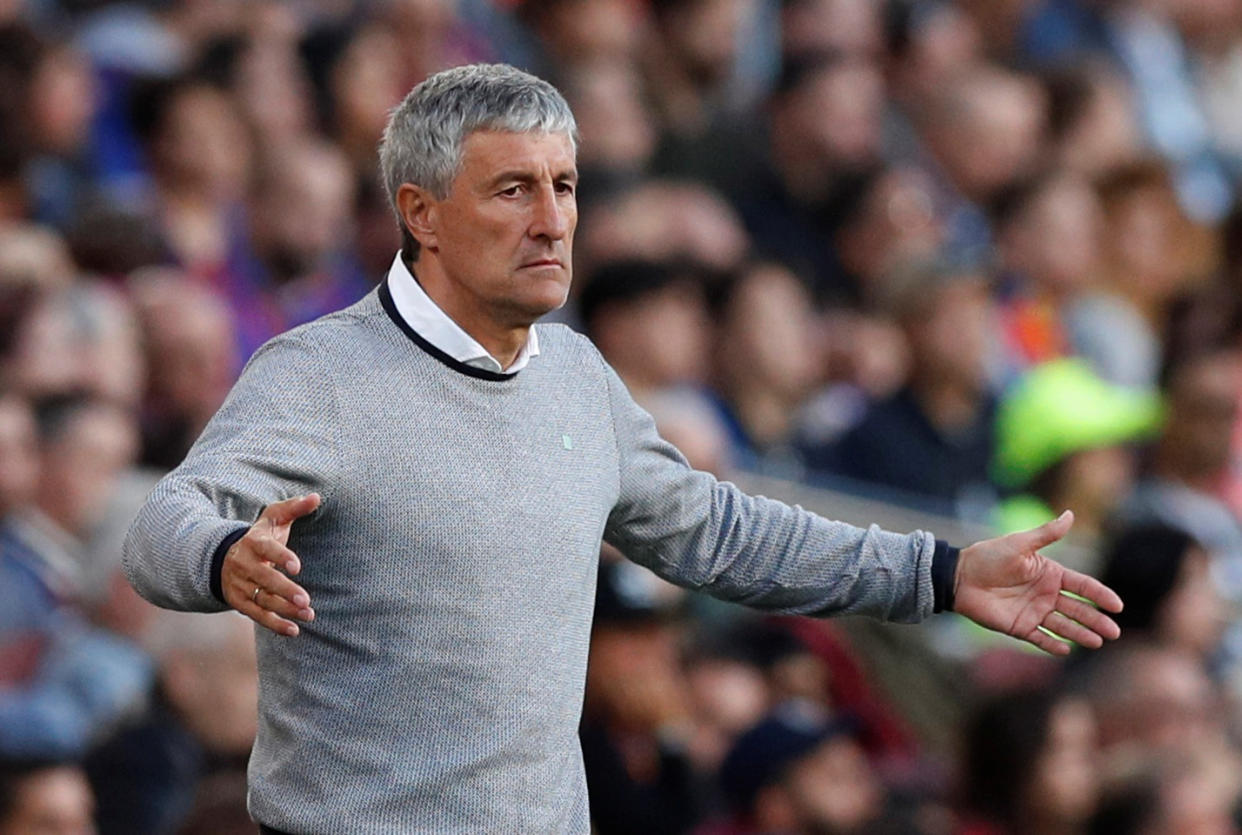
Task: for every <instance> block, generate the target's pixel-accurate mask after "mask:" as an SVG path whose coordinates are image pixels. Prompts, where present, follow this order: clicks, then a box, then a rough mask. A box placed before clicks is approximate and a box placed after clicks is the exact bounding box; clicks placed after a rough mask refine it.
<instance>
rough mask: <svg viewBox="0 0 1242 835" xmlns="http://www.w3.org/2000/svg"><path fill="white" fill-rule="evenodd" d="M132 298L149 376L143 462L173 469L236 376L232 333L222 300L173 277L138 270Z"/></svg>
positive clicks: (143, 420)
mask: <svg viewBox="0 0 1242 835" xmlns="http://www.w3.org/2000/svg"><path fill="white" fill-rule="evenodd" d="M130 293H131V295H132V297H133V300H134V307H135V309H136V311H137V314H138V319H139V322H140V323H141V327H142V334H143V348H144V351H145V354H146V366H147V369H148V374H147V391H146V394H145V397H144V398H143V406H142V417H141V430H142V453H141V457H140V460H141V462H142V463H143V464H144V465H147V466H149V467H154V468H157V469H159V470H170V469H172V468H173V467H175V466H177V464H179V463H181V459H182V458H184V457H185V453H186V452H187V451H189V449H190V445H191V444H193V443H194V439H195V438H197V437H198V435H199V433H200V432H202V429H203V427H204V426H206V425H207V421H208V420H210V419H211V416H212V415H214V414H215V413H216V410H217V409H219V408H220V404H221V403H223V402H224V398H225V396H226V395H227V394H228V391H229V387H230V386H232V384H233V381H234V380H235V379H236V377H237V371H238V370H239V368H240V367H241V358H240V354H239V351H238V348H237V336H236V328H235V325H234V320H233V315H232V313H231V312H230V310H229V308H228V306H227V305H226V304H225V302H224V300H223V299H221V298H220V297H219V295H217V294H216V293H215V292H213V291H212V290H210V289H209V288H207V287H204V286H203V285H202V284H199V283H198V282H195V281H193V280H192V279H190V278H189V277H188V276H186V275H185V274H184V273H181V272H178V271H176V270H166V269H164V268H151V269H148V270H146V271H140V272H138V273H136V274H134V275H133V276H132V277H131V279H130Z"/></svg>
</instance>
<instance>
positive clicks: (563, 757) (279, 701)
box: [126, 66, 1120, 833]
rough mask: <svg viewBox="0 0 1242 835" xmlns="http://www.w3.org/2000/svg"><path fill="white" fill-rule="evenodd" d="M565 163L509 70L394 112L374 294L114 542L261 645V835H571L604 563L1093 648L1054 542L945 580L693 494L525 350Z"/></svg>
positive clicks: (671, 456) (786, 519)
mask: <svg viewBox="0 0 1242 835" xmlns="http://www.w3.org/2000/svg"><path fill="white" fill-rule="evenodd" d="M575 142H576V139H575V126H574V121H573V116H572V115H571V114H570V112H569V109H568V107H567V106H566V105H565V102H564V100H563V99H562V98H561V97H560V95H559V94H558V93H557V92H556V91H555V89H553V88H552V87H551V86H550V85H548V84H547V83H546V82H543V81H540V80H538V79H536V78H533V77H531V76H529V75H526V74H525V73H521V72H519V71H517V70H514V69H512V68H509V67H502V66H473V67H459V68H457V69H454V70H449V71H446V72H443V73H440V74H438V75H435V76H433V77H431V78H429V79H428V80H427V81H425V82H424V83H423V84H421V85H419V86H418V87H416V88H415V89H414V90H413V91H412V92H411V93H410V95H409V96H408V97H407V98H406V100H405V101H404V102H403V103H402V104H401V106H400V107H398V108H397V109H396V111H394V113H393V116H392V119H391V121H390V124H389V126H388V129H387V131H386V132H385V136H384V144H383V147H382V150H381V161H382V167H383V174H384V178H385V180H386V183H387V186H388V190H389V193H390V195H391V197H392V201H393V206H394V210H395V211H396V214H397V217H398V219H399V222H400V224H401V226H402V229H403V231H404V232H405V234H406V245H405V246H404V247H403V251H402V254H401V255H400V256H399V257H398V258H397V259H396V261H395V262H394V264H393V266H392V269H391V270H390V272H389V274H388V276H387V279H386V280H385V281H384V282H383V284H382V285H381V286H380V287H379V288H378V289H377V291H376V292H374V293H372V294H370V295H368V296H367V297H366V298H364V299H363V300H361V301H360V302H358V303H357V304H355V305H353V306H352V307H349V308H347V309H345V310H343V311H340V312H338V313H336V314H333V315H331V316H328V317H326V318H324V319H321V320H319V321H317V322H314V323H312V324H310V325H307V326H304V327H302V328H298V329H296V330H293V331H291V332H289V333H287V334H284V335H282V336H280V337H277V338H276V339H274V340H272V341H271V342H269V343H268V344H267V345H265V346H264V347H263V348H262V349H260V350H259V351H258V352H257V353H256V354H255V356H254V357H253V358H252V359H251V361H250V363H249V364H248V366H247V368H246V370H245V372H244V373H243V374H242V377H241V379H240V380H239V381H238V383H237V385H236V387H235V388H234V390H233V392H232V393H231V395H230V396H229V398H228V400H227V402H226V403H225V404H224V406H223V407H222V408H221V409H220V412H219V413H218V414H217V415H216V417H215V418H214V419H213V420H212V422H211V424H210V425H209V426H208V427H207V429H206V430H205V431H204V433H203V435H202V437H201V438H200V439H199V441H198V443H197V444H196V445H195V446H194V448H193V449H192V450H191V452H190V454H189V455H188V456H187V458H186V460H185V462H184V463H183V464H182V465H181V466H180V467H178V468H177V469H176V470H175V471H174V472H172V473H171V474H169V476H168V477H167V478H165V479H164V481H163V482H161V484H160V485H159V486H158V487H157V488H156V490H155V491H154V492H153V493H152V495H151V497H150V499H149V500H148V503H147V505H146V507H145V508H144V509H143V511H142V512H141V514H140V515H139V517H138V519H137V520H136V521H135V523H134V526H133V528H132V530H131V533H130V537H129V540H128V542H127V546H126V566H127V570H128V572H129V576H130V579H131V581H132V582H133V583H134V585H135V587H136V588H138V590H139V591H140V592H141V593H142V594H143V595H144V596H146V597H147V598H148V599H150V600H152V601H153V602H155V603H158V604H159V605H162V606H168V607H171V608H179V609H192V610H201V611H210V610H217V609H224V608H227V607H233V608H236V609H238V610H240V611H241V612H244V613H245V614H247V615H249V616H250V617H252V618H253V619H254V620H255V621H256V622H257V623H259V624H260V625H262V626H264V627H266V629H264V630H260V631H259V632H258V661H259V669H260V677H261V679H260V680H261V685H260V699H259V732H258V738H257V740H256V743H255V748H254V753H253V755H252V758H251V763H250V783H251V790H250V809H251V812H252V814H253V815H254V816H255V818H256V819H257V820H258V821H260V822H261V823H262V824H264V825H265V826H266V827H270V828H272V831H287V832H298V833H311V832H314V833H326V832H414V831H419V832H422V831H445V832H483V831H488V832H493V831H504V832H556V833H567V832H579V833H585V832H588V831H589V816H588V810H587V804H586V790H585V782H584V779H583V773H582V760H581V754H580V751H579V747H578V742H577V736H576V731H577V725H578V718H579V713H580V710H581V705H582V687H583V679H584V675H585V670H586V660H587V644H588V637H589V632H590V623H591V608H592V602H593V593H594V585H595V575H596V563H597V555H598V552H599V543H600V540H601V539H604V540H607V541H609V542H611V543H613V544H614V545H616V546H617V547H618V548H620V549H621V550H622V551H623V552H624V553H625V554H626V555H627V556H628V557H630V558H631V559H633V560H635V561H637V562H640V563H642V564H643V565H646V566H648V567H650V568H652V569H653V570H654V571H656V572H657V573H658V574H660V575H662V576H664V577H666V578H668V579H670V580H672V581H674V582H676V583H679V584H681V585H685V586H689V587H691V588H698V589H702V590H704V591H706V592H709V593H711V594H714V595H717V596H720V597H723V598H726V599H731V600H737V601H739V602H742V603H746V604H749V605H752V606H756V607H760V608H765V609H769V610H773V611H781V612H797V613H806V614H814V615H827V614H833V613H842V612H861V613H868V614H872V615H874V616H877V617H883V618H888V619H891V620H918V619H920V618H923V617H925V616H927V615H929V614H930V613H931V612H932V611H933V610H937V609H943V608H949V607H951V606H953V605H954V602H955V603H956V609H957V610H958V611H959V612H962V613H963V614H966V615H968V616H970V617H973V618H974V619H976V620H978V621H980V622H982V623H984V624H986V625H988V626H991V627H993V628H998V629H1002V630H1004V631H1007V632H1009V633H1010V634H1014V635H1017V636H1019V637H1023V638H1026V639H1028V640H1030V641H1032V642H1033V643H1035V644H1037V645H1039V646H1041V647H1043V648H1045V649H1047V650H1050V651H1052V652H1065V651H1067V649H1066V647H1065V645H1064V644H1063V643H1061V642H1059V641H1056V640H1054V639H1053V638H1051V637H1049V636H1048V635H1046V634H1045V633H1043V632H1041V631H1039V629H1038V627H1040V626H1043V627H1046V628H1049V629H1051V630H1053V631H1055V632H1057V633H1059V634H1061V635H1063V636H1065V637H1066V638H1069V639H1071V640H1076V641H1078V642H1080V643H1083V644H1086V645H1088V646H1098V645H1099V644H1100V643H1101V642H1102V640H1103V639H1104V638H1107V637H1114V636H1115V635H1116V634H1117V628H1116V626H1115V625H1114V624H1113V623H1112V621H1111V620H1110V619H1109V618H1108V617H1107V616H1105V615H1104V614H1102V613H1100V612H1099V611H1097V610H1096V609H1095V608H1093V607H1091V606H1089V605H1087V604H1085V603H1082V602H1080V601H1078V600H1075V599H1073V598H1070V597H1067V596H1064V595H1061V594H1060V591H1061V590H1062V589H1063V588H1064V589H1066V590H1069V591H1073V592H1076V593H1078V594H1081V595H1084V596H1085V597H1087V598H1089V599H1092V600H1094V601H1096V602H1097V603H1099V604H1101V605H1102V606H1103V607H1105V608H1107V609H1111V610H1117V609H1119V608H1120V601H1119V600H1118V599H1117V598H1116V595H1114V594H1112V592H1110V591H1108V590H1107V589H1105V588H1104V587H1103V586H1102V585H1100V584H1099V583H1097V582H1096V581H1094V580H1091V579H1089V578H1087V577H1084V576H1083V575H1080V574H1075V573H1073V572H1070V571H1067V570H1065V569H1063V568H1062V567H1061V566H1059V565H1057V564H1056V563H1054V562H1051V561H1048V560H1045V559H1044V558H1043V557H1041V556H1039V555H1038V553H1037V549H1038V548H1040V547H1043V546H1044V545H1047V544H1049V543H1051V542H1053V541H1055V540H1056V539H1058V538H1060V537H1061V536H1063V535H1064V534H1065V532H1066V530H1067V529H1068V527H1069V524H1070V522H1071V518H1070V517H1069V516H1068V515H1067V516H1064V517H1062V518H1061V519H1059V520H1056V521H1055V522H1052V523H1049V524H1048V525H1045V526H1044V527H1042V528H1040V529H1038V530H1036V531H1031V532H1028V533H1025V534H1017V535H1014V536H1011V537H1007V538H1004V539H1000V540H991V541H988V542H984V543H980V544H977V545H974V546H971V547H970V548H967V549H965V550H963V551H962V552H960V555H959V554H958V552H957V551H956V550H955V549H952V548H950V547H948V546H947V545H946V544H945V543H942V542H937V541H936V540H935V539H934V538H933V537H932V536H931V535H930V534H927V533H923V532H917V533H914V534H910V535H907V536H901V535H897V534H892V533H887V532H884V531H881V530H879V529H878V528H875V527H872V528H871V529H868V530H863V529H858V528H853V527H850V526H848V525H844V524H840V523H836V522H830V521H828V520H825V519H822V518H820V517H818V516H815V515H813V514H810V513H807V512H804V511H802V510H800V509H796V508H791V507H788V506H786V505H783V504H780V503H778V502H773V501H769V500H766V499H762V498H756V497H751V496H747V495H745V494H743V493H741V492H739V491H738V490H737V489H736V488H735V487H733V486H732V485H729V484H725V483H719V482H717V481H716V480H715V479H714V478H712V477H711V476H710V475H707V474H705V473H701V472H695V471H693V470H691V469H690V468H689V467H688V466H687V465H686V464H685V462H684V460H683V459H682V458H681V456H680V455H679V454H678V453H677V451H676V450H675V449H673V448H672V447H670V446H668V445H667V444H665V443H664V442H663V441H661V440H660V439H659V437H658V436H657V434H656V432H655V429H654V427H653V424H652V422H651V420H650V418H649V417H648V416H647V415H646V414H645V413H644V412H643V411H642V410H641V409H639V408H638V407H637V406H635V404H634V402H633V401H632V400H631V399H630V397H629V395H628V394H627V392H626V391H625V388H624V387H623V386H622V384H621V382H620V380H619V379H618V378H617V376H616V375H615V374H614V373H613V372H612V371H611V369H609V368H608V366H607V365H606V364H605V363H604V362H603V360H602V359H601V358H600V356H599V354H598V352H597V351H596V350H595V349H594V347H593V346H592V345H591V344H590V343H589V342H588V341H587V340H585V339H584V338H582V337H580V336H578V335H577V334H575V333H573V332H572V331H570V330H568V329H566V328H564V327H561V326H557V325H544V324H540V325H538V326H537V328H536V327H535V326H534V325H533V323H534V322H535V320H536V319H538V318H539V317H540V316H541V315H543V314H545V313H547V312H548V311H550V310H553V309H555V308H556V307H558V306H560V305H561V304H563V303H564V301H565V298H566V294H567V293H568V289H569V283H570V257H571V244H572V241H573V232H574V227H575V224H576V220H577V215H576V208H575V193H574V192H575V186H576V170H575ZM295 522H296V524H294V523H295ZM289 575H296V576H297V577H298V580H299V582H296V583H295V582H294V580H293V579H291V577H290V576H289ZM955 594H956V597H954V595H955ZM294 636H297V638H296V640H289V638H291V637H294Z"/></svg>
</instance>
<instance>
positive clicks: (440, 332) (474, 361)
mask: <svg viewBox="0 0 1242 835" xmlns="http://www.w3.org/2000/svg"><path fill="white" fill-rule="evenodd" d="M388 292H389V293H391V294H392V302H393V305H395V306H396V308H397V313H399V314H401V318H402V319H404V320H405V323H406V324H407V325H409V326H410V327H411V328H413V329H414V332H415V333H417V334H418V335H419V336H421V337H422V338H423V339H426V340H427V341H428V342H430V343H431V344H432V345H434V346H435V347H437V348H439V349H440V350H441V351H443V352H444V353H446V354H448V355H449V356H450V357H452V358H453V359H455V360H457V361H458V362H461V363H464V364H466V365H469V366H473V367H474V368H481V369H483V370H484V371H491V372H493V373H496V374H513V373H516V372H518V371H521V370H522V369H523V368H525V367H526V364H527V363H528V362H530V358H531V357H534V356H537V355H538V354H539V336H538V334H537V333H536V332H535V326H534V325H531V328H530V335H529V336H528V337H527V339H526V344H525V345H523V346H522V349H521V350H520V351H518V354H517V356H516V357H515V358H514V360H513V362H512V364H510V365H509V367H508V368H504V367H502V366H501V364H500V361H499V360H497V359H496V358H495V357H493V356H492V355H491V354H489V353H488V352H487V349H486V348H484V347H483V346H482V345H480V344H479V342H478V340H476V339H475V338H474V337H473V336H471V335H470V334H468V333H466V332H465V331H464V330H462V328H461V325H459V324H457V323H456V322H454V321H453V320H452V319H450V318H449V316H448V314H447V313H445V312H444V311H443V310H441V309H440V306H439V305H437V304H436V303H435V302H434V301H432V299H431V296H428V295H427V291H426V290H424V289H423V288H422V286H421V285H419V283H418V281H417V280H415V278H414V275H413V274H412V273H411V272H410V271H409V270H408V269H407V268H406V266H405V263H404V262H403V261H402V260H401V253H397V257H396V258H394V259H393V262H392V268H391V269H390V270H388Z"/></svg>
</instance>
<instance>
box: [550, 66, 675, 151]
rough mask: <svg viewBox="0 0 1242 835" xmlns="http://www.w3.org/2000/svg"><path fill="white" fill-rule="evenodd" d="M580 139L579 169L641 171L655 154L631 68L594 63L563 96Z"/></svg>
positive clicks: (649, 125) (580, 73)
mask: <svg viewBox="0 0 1242 835" xmlns="http://www.w3.org/2000/svg"><path fill="white" fill-rule="evenodd" d="M567 95H568V97H569V103H570V105H571V106H572V107H573V111H574V116H575V118H576V119H577V121H578V131H579V133H580V134H581V137H582V156H581V159H580V162H581V163H582V165H583V167H584V168H585V167H586V166H590V165H596V166H599V167H601V168H607V169H620V170H624V171H641V170H642V169H643V168H644V167H645V165H646V163H647V160H648V158H649V157H650V156H651V153H652V151H653V150H654V149H655V140H656V137H655V132H654V130H653V129H652V120H651V117H650V115H649V114H648V113H647V111H646V109H645V107H644V105H643V101H642V96H641V91H640V90H639V81H638V75H637V74H636V73H635V71H634V69H633V68H632V67H631V66H630V65H628V64H624V63H621V62H619V61H610V62H599V61H596V62H592V63H591V64H590V65H589V66H587V67H584V68H583V69H582V70H580V71H579V72H578V74H577V76H576V78H575V80H574V84H573V86H572V88H571V89H570V90H569V91H567Z"/></svg>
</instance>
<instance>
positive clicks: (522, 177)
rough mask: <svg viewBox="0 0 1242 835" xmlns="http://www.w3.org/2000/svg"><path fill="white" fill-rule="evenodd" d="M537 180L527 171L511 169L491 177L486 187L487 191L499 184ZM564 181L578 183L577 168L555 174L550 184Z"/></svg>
mask: <svg viewBox="0 0 1242 835" xmlns="http://www.w3.org/2000/svg"><path fill="white" fill-rule="evenodd" d="M538 179H539V177H538V176H536V175H533V174H531V173H530V172H529V171H525V170H519V169H513V170H512V171H502V172H501V173H499V174H497V175H496V176H495V177H492V178H491V179H490V180H488V181H487V187H488V188H489V189H490V188H495V187H496V186H498V185H500V184H501V183H505V182H517V183H533V182H535V181H537V180H538ZM566 181H569V182H572V183H576V182H578V169H577V168H567V169H565V170H564V171H559V172H557V173H556V174H555V175H553V177H552V182H554V183H563V182H566Z"/></svg>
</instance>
